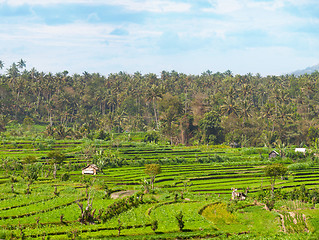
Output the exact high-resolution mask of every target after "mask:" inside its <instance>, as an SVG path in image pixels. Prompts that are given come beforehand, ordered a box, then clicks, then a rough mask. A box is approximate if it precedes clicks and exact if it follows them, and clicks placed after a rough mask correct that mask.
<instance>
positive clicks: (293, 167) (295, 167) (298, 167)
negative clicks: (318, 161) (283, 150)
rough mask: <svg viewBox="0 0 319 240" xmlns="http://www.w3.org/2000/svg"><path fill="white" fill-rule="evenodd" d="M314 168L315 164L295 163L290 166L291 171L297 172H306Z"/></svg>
mask: <svg viewBox="0 0 319 240" xmlns="http://www.w3.org/2000/svg"><path fill="white" fill-rule="evenodd" d="M313 166H314V163H313V162H299V163H293V164H290V165H289V166H288V170H289V171H296V170H305V169H309V168H312V167H313Z"/></svg>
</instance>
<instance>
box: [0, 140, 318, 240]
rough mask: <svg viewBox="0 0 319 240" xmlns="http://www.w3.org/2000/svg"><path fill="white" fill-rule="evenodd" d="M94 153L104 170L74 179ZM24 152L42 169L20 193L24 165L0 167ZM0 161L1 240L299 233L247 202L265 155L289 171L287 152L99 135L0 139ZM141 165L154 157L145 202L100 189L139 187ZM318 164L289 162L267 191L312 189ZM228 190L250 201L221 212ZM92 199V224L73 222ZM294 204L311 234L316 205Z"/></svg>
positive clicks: (260, 185) (259, 180)
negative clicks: (180, 219)
mask: <svg viewBox="0 0 319 240" xmlns="http://www.w3.org/2000/svg"><path fill="white" fill-rule="evenodd" d="M54 150H55V151H60V152H62V153H64V154H65V157H66V158H65V160H64V163H63V164H61V165H59V167H58V171H57V174H58V176H57V178H56V179H54V178H53V177H52V174H51V173H50V171H48V169H50V168H51V164H50V161H49V159H48V153H50V152H52V151H54ZM97 155H99V156H101V155H102V156H103V157H104V158H105V159H107V165H106V167H105V168H104V169H103V173H99V174H98V175H96V176H85V177H84V176H82V174H81V168H82V167H84V166H86V165H87V164H88V163H91V162H92V161H93V159H95V158H96V156H97ZM30 156H32V159H35V161H36V162H38V163H41V164H40V165H41V168H40V171H39V173H38V174H39V177H38V178H37V180H35V181H33V182H32V184H31V186H30V188H31V194H25V191H26V188H27V187H28V184H29V183H28V181H27V180H26V179H23V178H22V176H23V171H24V170H23V169H17V170H12V169H10V166H6V163H10V164H11V163H12V161H13V159H15V160H16V161H17V162H20V163H22V164H24V163H25V161H26V159H28V158H30ZM0 159H2V167H1V171H0V186H1V190H0V226H1V229H2V230H0V239H2V238H7V239H20V238H25V239H28V238H30V239H31V238H35V239H45V238H51V239H77V238H80V237H81V238H82V239H101V238H109V239H111V238H116V239H143V238H144V239H151V238H152V239H167V238H168V239H169V238H171V239H175V238H177V237H180V238H184V239H189V238H204V237H210V238H218V237H220V238H222V237H223V236H229V237H230V238H233V239H238V238H239V236H242V235H247V234H248V235H249V234H250V235H249V236H251V237H252V236H253V237H261V236H264V235H268V234H274V235H276V234H277V235H278V234H279V236H281V239H284V237H285V236H286V235H280V234H288V233H299V234H306V233H304V231H301V230H299V231H297V230H296V229H295V228H292V227H290V228H289V229H293V230H291V231H290V232H289V231H288V230H285V231H284V227H285V226H286V227H285V229H286V228H287V229H288V225H289V224H288V223H287V222H288V220H287V221H286V225H283V224H281V221H280V215H279V213H277V212H273V211H272V212H269V211H265V210H264V209H263V206H258V205H256V204H253V202H254V199H255V198H256V196H257V194H258V192H260V190H261V189H267V188H270V183H269V179H268V178H267V177H265V175H264V170H263V168H264V166H265V165H267V164H271V163H272V162H273V161H279V162H281V163H283V164H285V165H286V166H288V167H289V166H290V165H293V164H297V163H294V162H292V161H291V159H288V158H287V159H285V158H283V159H276V160H270V159H268V149H266V148H260V149H256V148H237V149H232V148H229V147H227V146H215V147H214V146H196V147H185V146H182V147H177V146H176V147H172V146H159V145H155V144H145V143H140V142H139V143H138V142H125V143H116V142H104V141H97V140H96V141H84V140H78V141H72V140H70V141H65V140H64V141H62V140H61V141H58V140H47V139H44V140H43V139H36V140H16V141H9V140H2V142H1V146H0ZM149 163H158V164H160V165H161V169H162V173H161V174H159V175H158V176H157V177H156V180H155V191H154V192H152V193H150V194H145V195H144V198H143V200H141V199H140V198H137V197H136V195H134V197H126V198H123V199H121V198H118V199H111V198H109V197H107V196H106V190H108V191H109V192H117V191H126V190H130V191H131V192H132V193H133V192H135V193H138V192H142V189H143V188H142V182H143V179H148V175H146V174H145V173H144V169H145V167H144V165H145V164H149ZM318 169H319V164H318V161H313V162H312V164H309V165H307V167H306V168H303V167H300V168H298V167H295V168H293V167H292V168H291V171H290V173H289V175H288V177H287V178H284V179H278V180H277V181H276V186H275V187H276V188H277V189H281V191H292V190H293V189H295V188H298V187H299V186H301V185H305V186H306V188H307V189H316V188H317V187H318V184H319V171H318ZM64 173H68V174H70V179H68V180H65V181H62V180H61V176H62V175H63V174H64ZM13 179H14V181H13ZM106 186H107V187H106ZM231 188H237V189H240V190H242V191H245V190H246V189H247V188H248V189H249V191H248V200H247V201H244V202H240V203H237V205H236V206H234V209H235V210H234V211H230V210H229V207H230V206H229V199H230V198H231ZM181 193H182V194H181ZM137 199H138V200H137ZM88 200H89V201H88ZM90 201H91V203H92V209H96V212H95V217H96V219H98V216H99V217H100V220H96V221H94V224H90V223H86V224H83V223H80V221H79V218H80V216H81V209H80V206H81V205H82V206H84V208H85V207H86V206H87V205H88V203H90ZM121 201H122V202H123V201H124V202H125V204H124V203H122V202H121ZM255 203H256V201H255ZM116 204H117V206H122V205H121V204H123V206H124V205H125V207H121V208H120V210H119V208H117V210H116V211H115V212H114V214H113V213H112V214H113V215H112V214H111V215H107V216H106V215H105V216H104V215H103V214H104V213H105V212H107V211H108V212H109V213H110V212H111V209H113V208H114V205H116ZM276 204H277V205H275V208H276V209H279V208H281V206H282V205H284V203H283V202H277V203H276ZM296 204H300V206H299V208H296V209H294V210H296V211H297V210H298V211H300V214H304V215H305V219H306V220H305V221H304V222H303V223H304V224H305V228H306V229H307V231H308V232H310V233H311V232H315V231H316V230H317V231H319V229H318V225H319V224H318V223H319V212H318V210H317V208H316V207H318V204H317V205H315V208H314V209H311V208H310V205H307V204H306V203H299V202H298V203H296ZM290 207H291V206H290ZM291 208H292V207H291ZM237 209H238V210H237ZM302 209H304V211H302ZM112 211H113V210H112ZM180 211H182V212H183V215H184V221H185V227H184V229H185V231H182V232H180V231H179V229H178V225H177V223H176V219H175V215H176V214H177V213H178V212H180ZM216 212H218V214H217V213H216ZM296 214H297V213H296ZM103 216H104V217H103ZM257 216H258V217H259V218H260V216H262V217H263V219H264V220H265V221H266V222H267V224H268V225H267V227H266V228H265V227H264V224H263V222H260V220H258V221H257V220H256V219H257ZM296 216H298V215H296ZM101 219H102V220H101ZM287 219H288V217H287ZM154 220H157V221H158V228H157V229H156V230H152V223H153V222H154ZM291 221H292V222H293V219H292V220H291ZM296 221H297V220H296ZM290 225H291V224H290ZM299 225H300V224H299ZM299 225H298V226H299ZM292 226H293V227H294V225H292ZM300 228H302V227H300ZM284 232H285V233H284ZM238 234H239V235H238ZM251 234H252V235H251ZM307 234H308V233H307ZM287 236H288V235H287ZM287 239H288V238H287Z"/></svg>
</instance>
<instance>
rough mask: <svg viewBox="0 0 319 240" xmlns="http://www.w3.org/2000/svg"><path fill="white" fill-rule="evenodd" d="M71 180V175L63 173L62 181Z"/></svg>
mask: <svg viewBox="0 0 319 240" xmlns="http://www.w3.org/2000/svg"><path fill="white" fill-rule="evenodd" d="M69 179H70V174H69V173H63V174H62V175H61V181H68V180H69Z"/></svg>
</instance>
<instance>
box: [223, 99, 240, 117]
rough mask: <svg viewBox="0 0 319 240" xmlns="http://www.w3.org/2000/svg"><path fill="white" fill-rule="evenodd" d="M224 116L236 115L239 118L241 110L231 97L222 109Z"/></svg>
mask: <svg viewBox="0 0 319 240" xmlns="http://www.w3.org/2000/svg"><path fill="white" fill-rule="evenodd" d="M220 110H221V114H222V115H224V114H225V115H231V114H233V115H236V116H238V113H239V108H238V106H237V105H236V103H235V102H234V100H233V98H231V97H229V96H228V98H226V99H225V100H224V105H222V106H221V107H220Z"/></svg>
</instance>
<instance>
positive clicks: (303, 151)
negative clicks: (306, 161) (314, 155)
mask: <svg viewBox="0 0 319 240" xmlns="http://www.w3.org/2000/svg"><path fill="white" fill-rule="evenodd" d="M295 152H301V153H303V154H305V153H306V148H295Z"/></svg>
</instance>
